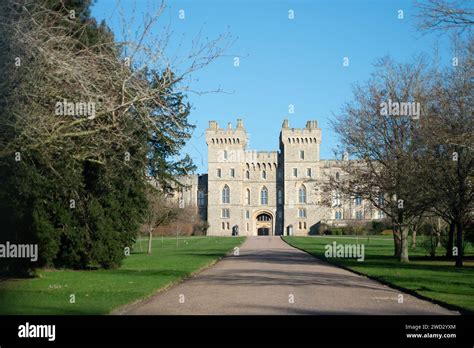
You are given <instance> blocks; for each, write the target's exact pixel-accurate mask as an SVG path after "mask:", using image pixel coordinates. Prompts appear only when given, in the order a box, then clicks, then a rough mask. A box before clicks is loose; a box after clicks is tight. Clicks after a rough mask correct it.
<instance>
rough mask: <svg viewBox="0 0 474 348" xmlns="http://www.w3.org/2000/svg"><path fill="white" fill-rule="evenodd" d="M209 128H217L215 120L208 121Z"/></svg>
mask: <svg viewBox="0 0 474 348" xmlns="http://www.w3.org/2000/svg"><path fill="white" fill-rule="evenodd" d="M209 129H217V122H216V121H209Z"/></svg>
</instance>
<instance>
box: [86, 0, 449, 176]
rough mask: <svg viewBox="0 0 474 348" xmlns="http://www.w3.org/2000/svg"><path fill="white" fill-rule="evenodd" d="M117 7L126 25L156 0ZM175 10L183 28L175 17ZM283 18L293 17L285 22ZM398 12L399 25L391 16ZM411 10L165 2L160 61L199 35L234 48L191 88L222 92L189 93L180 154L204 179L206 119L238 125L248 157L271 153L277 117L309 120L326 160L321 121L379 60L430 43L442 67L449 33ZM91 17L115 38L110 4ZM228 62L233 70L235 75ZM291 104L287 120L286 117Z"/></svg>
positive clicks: (353, 1) (373, 4)
mask: <svg viewBox="0 0 474 348" xmlns="http://www.w3.org/2000/svg"><path fill="white" fill-rule="evenodd" d="M121 3H122V5H121V6H122V8H123V10H124V11H123V13H124V14H125V18H126V19H127V21H128V19H129V17H131V16H132V12H133V11H132V9H133V8H135V13H136V14H140V13H142V12H144V13H150V11H152V9H153V8H156V7H157V3H158V1H157V0H135V1H133V0H130V1H127V0H122V2H121ZM180 10H184V14H185V19H184V20H182V19H179V11H180ZM289 10H293V11H294V19H292V20H290V19H289V18H288V11H289ZM399 10H403V15H404V19H402V20H400V19H398V18H397V16H398V11H399ZM416 12H417V10H416V8H415V7H414V6H413V1H411V0H410V1H408V0H407V1H402V0H327V1H326V0H312V1H311V0H300V1H298V0H292V1H283V0H252V1H251V0H227V1H218V0H201V1H191V0H187V1H185V0H176V1H172V0H171V1H168V2H167V8H166V10H165V12H164V13H163V14H162V17H161V19H160V24H159V25H158V27H157V28H155V29H154V31H153V33H152V34H153V36H155V37H159V36H160V35H162V33H163V32H164V29H163V27H164V26H169V28H170V29H171V31H172V35H171V38H170V41H169V45H168V48H167V51H166V52H165V53H166V54H169V58H170V59H171V60H175V59H182V58H183V57H185V55H186V53H187V52H188V51H187V48H188V47H190V45H191V42H192V40H193V39H195V38H196V36H197V35H198V32H199V31H201V32H202V35H203V37H208V38H209V39H213V38H215V37H217V36H219V35H220V34H224V33H227V32H229V33H230V34H231V36H232V37H231V38H230V39H229V40H228V42H234V43H233V45H232V46H231V47H230V48H228V49H227V50H226V52H225V53H224V56H222V57H220V58H219V59H218V60H216V61H214V62H213V63H212V64H211V65H209V66H207V67H205V68H203V69H202V70H200V71H198V72H196V73H195V74H194V75H193V79H192V80H191V81H190V83H191V86H190V87H191V88H192V89H193V90H194V91H199V92H206V91H214V90H216V89H218V88H221V89H222V90H224V91H225V93H207V94H196V93H190V94H189V98H188V99H189V101H190V103H191V104H192V106H193V109H192V113H191V121H192V122H193V123H194V124H196V126H197V127H196V130H195V132H194V134H193V137H192V139H191V140H190V142H189V144H188V145H187V146H186V148H185V149H184V151H185V152H187V153H189V154H190V155H191V157H192V158H193V160H194V161H195V163H196V165H197V166H198V172H199V173H204V172H206V171H207V162H206V161H207V148H206V144H205V140H204V132H205V129H206V128H207V125H208V121H209V120H216V121H218V122H219V124H220V126H221V127H225V126H226V124H227V122H232V123H233V125H234V127H235V121H236V119H237V118H242V119H243V120H244V123H245V127H246V129H247V131H248V132H249V133H250V136H251V139H250V145H249V147H250V148H251V149H253V150H277V149H278V135H279V132H280V128H281V123H282V121H283V119H285V118H288V119H289V121H290V126H292V127H304V125H305V124H306V120H309V119H316V120H318V125H319V127H320V128H322V131H323V143H322V146H321V158H332V157H333V151H332V150H333V149H334V147H335V146H336V144H337V137H336V135H335V134H334V133H333V132H332V131H331V128H330V123H329V121H330V119H331V118H332V117H333V115H334V114H337V113H339V112H340V110H341V108H342V106H343V104H344V103H345V102H348V101H350V100H351V98H352V86H353V85H354V84H355V83H363V82H364V81H366V80H367V79H368V78H369V77H370V73H371V72H372V71H373V63H374V61H375V60H376V59H377V58H380V57H382V56H384V55H391V56H392V57H393V58H394V59H395V60H397V61H402V62H406V61H410V59H411V58H413V57H414V56H416V55H418V54H426V55H427V56H430V55H432V52H433V47H434V45H435V44H437V45H438V47H439V53H438V54H439V56H440V61H441V63H442V64H443V63H444V64H446V63H448V62H450V59H451V57H452V54H451V51H450V45H449V42H448V37H447V35H445V36H442V37H440V36H439V35H432V34H431V35H426V34H421V33H420V32H419V31H417V29H416V27H415V19H414V18H413V16H414V15H415V13H416ZM92 14H93V16H95V17H96V18H97V19H99V20H102V19H105V21H106V22H107V24H108V25H109V27H111V29H112V30H113V31H114V32H115V34H116V37H117V38H118V39H120V38H121V34H120V32H121V30H120V24H119V23H118V21H117V18H118V10H117V9H116V8H115V1H113V0H98V1H97V3H96V4H95V5H94V6H93V8H92ZM132 26H133V24H132ZM134 28H136V27H134ZM236 56H239V57H240V66H239V67H234V57H236ZM344 57H348V58H349V66H348V67H344V66H343V64H342V63H343V58H344ZM290 104H292V105H294V107H295V112H294V114H289V113H288V106H289V105H290Z"/></svg>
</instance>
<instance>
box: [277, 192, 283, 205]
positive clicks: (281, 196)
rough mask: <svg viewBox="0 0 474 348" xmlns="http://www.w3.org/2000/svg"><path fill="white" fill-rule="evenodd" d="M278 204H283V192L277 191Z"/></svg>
mask: <svg viewBox="0 0 474 348" xmlns="http://www.w3.org/2000/svg"><path fill="white" fill-rule="evenodd" d="M278 204H283V192H282V191H281V190H278Z"/></svg>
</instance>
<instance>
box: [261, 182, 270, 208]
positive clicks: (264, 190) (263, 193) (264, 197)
mask: <svg viewBox="0 0 474 348" xmlns="http://www.w3.org/2000/svg"><path fill="white" fill-rule="evenodd" d="M260 204H261V205H267V204H268V190H267V188H266V187H265V186H264V187H263V188H262V191H260Z"/></svg>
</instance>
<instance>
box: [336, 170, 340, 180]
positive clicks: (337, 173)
mask: <svg viewBox="0 0 474 348" xmlns="http://www.w3.org/2000/svg"><path fill="white" fill-rule="evenodd" d="M336 180H339V172H336Z"/></svg>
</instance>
